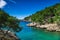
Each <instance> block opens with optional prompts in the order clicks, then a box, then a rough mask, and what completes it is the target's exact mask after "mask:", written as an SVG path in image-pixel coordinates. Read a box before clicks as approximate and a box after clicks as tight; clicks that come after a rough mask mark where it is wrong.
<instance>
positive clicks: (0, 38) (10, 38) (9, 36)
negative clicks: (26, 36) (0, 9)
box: [0, 30, 20, 40]
mask: <svg viewBox="0 0 60 40" xmlns="http://www.w3.org/2000/svg"><path fill="white" fill-rule="evenodd" d="M6 32H7V31H6V30H0V40H20V39H19V38H17V36H16V35H15V34H13V33H12V32H10V31H8V32H7V33H6Z"/></svg>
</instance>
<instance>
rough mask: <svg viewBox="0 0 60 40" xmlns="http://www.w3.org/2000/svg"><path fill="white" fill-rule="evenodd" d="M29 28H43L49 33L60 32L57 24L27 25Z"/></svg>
mask: <svg viewBox="0 0 60 40" xmlns="http://www.w3.org/2000/svg"><path fill="white" fill-rule="evenodd" d="M27 26H31V27H37V28H42V29H46V30H48V31H60V26H58V25H57V24H56V23H54V24H45V25H40V24H37V23H30V24H27Z"/></svg>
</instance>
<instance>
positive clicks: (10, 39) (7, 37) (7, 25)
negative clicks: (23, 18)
mask: <svg viewBox="0 0 60 40" xmlns="http://www.w3.org/2000/svg"><path fill="white" fill-rule="evenodd" d="M19 23H20V20H19V19H17V18H16V17H13V16H10V15H9V14H8V13H6V12H5V11H3V10H2V9H0V40H18V38H17V37H16V35H15V32H18V31H20V30H21V27H20V26H19ZM13 32H14V33H13Z"/></svg>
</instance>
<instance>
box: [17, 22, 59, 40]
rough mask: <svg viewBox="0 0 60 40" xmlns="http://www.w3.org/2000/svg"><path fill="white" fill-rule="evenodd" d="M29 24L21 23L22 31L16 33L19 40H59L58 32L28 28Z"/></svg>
mask: <svg viewBox="0 0 60 40" xmlns="http://www.w3.org/2000/svg"><path fill="white" fill-rule="evenodd" d="M28 23H29V22H25V21H21V22H20V26H21V27H23V29H22V30H21V31H20V32H18V33H16V34H17V36H18V37H19V38H20V39H21V40H60V32H48V31H45V30H43V29H37V28H32V27H28V26H27V25H26V24H28Z"/></svg>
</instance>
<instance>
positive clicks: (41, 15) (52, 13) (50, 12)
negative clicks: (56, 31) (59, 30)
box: [24, 3, 60, 24]
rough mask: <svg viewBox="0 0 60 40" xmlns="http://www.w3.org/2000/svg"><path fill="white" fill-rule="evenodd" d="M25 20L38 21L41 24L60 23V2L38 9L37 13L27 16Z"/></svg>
mask: <svg viewBox="0 0 60 40" xmlns="http://www.w3.org/2000/svg"><path fill="white" fill-rule="evenodd" d="M24 20H27V21H31V22H38V23H40V24H45V23H58V24H60V3H57V4H55V5H53V6H50V7H47V8H45V9H44V10H41V11H38V12H36V13H35V14H32V15H30V16H28V17H25V18H24Z"/></svg>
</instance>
